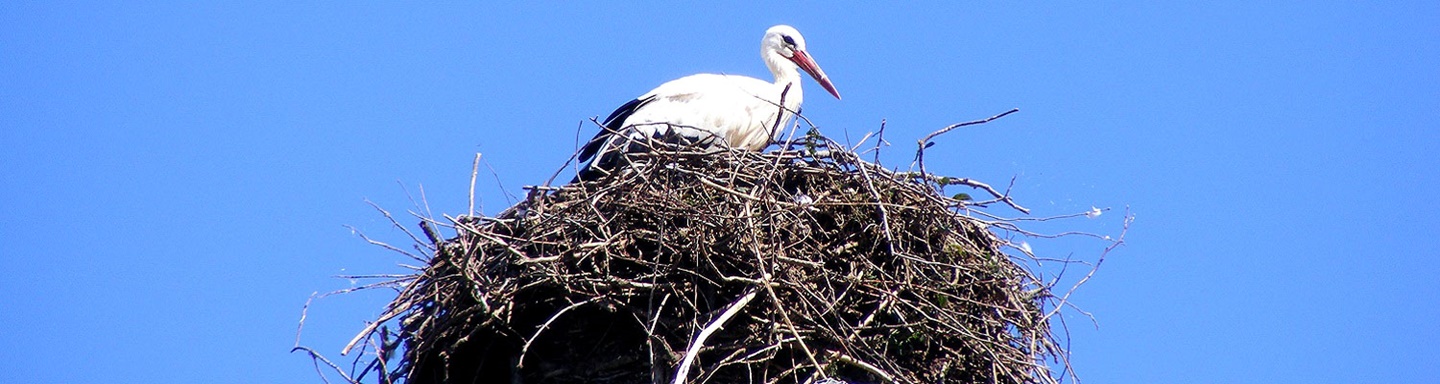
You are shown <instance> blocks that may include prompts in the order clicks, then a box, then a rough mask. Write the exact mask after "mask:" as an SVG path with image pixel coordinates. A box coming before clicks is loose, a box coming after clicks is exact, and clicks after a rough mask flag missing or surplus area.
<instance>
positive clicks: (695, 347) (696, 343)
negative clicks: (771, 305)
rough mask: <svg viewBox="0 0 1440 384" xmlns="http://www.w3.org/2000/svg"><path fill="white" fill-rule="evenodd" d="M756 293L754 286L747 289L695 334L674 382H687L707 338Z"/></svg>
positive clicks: (679, 383) (681, 361) (738, 311)
mask: <svg viewBox="0 0 1440 384" xmlns="http://www.w3.org/2000/svg"><path fill="white" fill-rule="evenodd" d="M755 294H756V291H755V289H754V288H751V289H750V290H749V291H746V292H745V295H743V296H740V298H739V299H735V301H734V302H732V303H730V306H729V307H726V308H725V312H721V313H720V316H719V317H716V318H715V320H711V321H710V324H707V325H706V326H705V328H704V329H701V330H700V334H699V335H697V336H695V339H693V340H692V341H691V342H690V348H687V349H686V350H685V358H684V359H682V360H680V367H679V369H677V370H676V371H675V380H674V381H672V382H671V383H672V384H681V383H684V382H685V379H686V378H687V377H689V375H690V364H691V363H694V362H695V357H696V356H698V355H699V354H700V348H701V347H704V346H705V340H706V339H709V338H710V335H711V334H713V333H715V331H717V330H719V329H720V328H721V327H724V326H725V322H727V321H730V318H731V317H734V316H735V314H736V313H740V310H741V309H743V308H745V305H746V304H750V300H751V299H754V298H755Z"/></svg>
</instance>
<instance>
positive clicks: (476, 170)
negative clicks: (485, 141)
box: [470, 152, 483, 216]
mask: <svg viewBox="0 0 1440 384" xmlns="http://www.w3.org/2000/svg"><path fill="white" fill-rule="evenodd" d="M479 174H480V153H478V152H477V153H475V162H474V163H472V164H470V216H475V178H476V176H478V175H479ZM482 209H483V207H482Z"/></svg>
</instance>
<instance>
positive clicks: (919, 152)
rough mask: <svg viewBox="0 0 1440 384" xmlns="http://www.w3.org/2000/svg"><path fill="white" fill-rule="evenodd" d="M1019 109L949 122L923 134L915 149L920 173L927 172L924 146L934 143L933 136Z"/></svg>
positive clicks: (982, 122)
mask: <svg viewBox="0 0 1440 384" xmlns="http://www.w3.org/2000/svg"><path fill="white" fill-rule="evenodd" d="M1019 111H1020V108H1012V109H1010V110H1009V111H1005V112H1004V113H1001V114H998V115H995V116H990V117H988V118H985V119H981V120H975V121H967V122H964V123H957V124H951V125H949V126H946V127H945V128H940V129H939V130H937V131H935V132H930V134H929V135H925V137H924V138H921V139H920V141H919V143H917V144H918V146H919V148H917V149H916V150H915V162H916V163H917V164H919V165H920V173H921V174H926V173H927V172H925V148H929V147H930V146H931V145H934V144H932V143H930V139H933V138H935V136H939V135H943V134H945V133H946V132H950V131H952V130H954V129H956V128H960V127H966V126H971V125H977V124H985V123H988V122H991V121H995V119H999V118H1002V117H1005V115H1009V114H1011V113H1015V112H1019Z"/></svg>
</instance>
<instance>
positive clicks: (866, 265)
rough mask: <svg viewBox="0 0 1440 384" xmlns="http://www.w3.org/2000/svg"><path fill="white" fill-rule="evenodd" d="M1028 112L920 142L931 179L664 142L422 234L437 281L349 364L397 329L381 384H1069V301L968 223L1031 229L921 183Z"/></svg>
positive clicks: (791, 151)
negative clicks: (597, 172) (955, 136)
mask: <svg viewBox="0 0 1440 384" xmlns="http://www.w3.org/2000/svg"><path fill="white" fill-rule="evenodd" d="M1013 112H1014V111H1010V112H1005V113H1002V114H999V115H996V116H993V117H991V118H988V119H984V120H977V121H973V122H967V123H961V124H956V125H953V126H949V127H946V128H945V129H942V130H939V131H936V132H934V133H931V134H930V135H928V136H926V138H925V139H923V140H921V141H920V149H919V150H918V151H917V154H916V162H917V164H918V165H919V166H920V167H921V169H920V170H919V171H918V172H899V171H894V170H889V169H886V168H885V167H883V166H881V165H880V164H877V163H873V162H868V161H865V160H862V159H861V158H860V155H859V154H858V153H856V152H855V150H856V149H858V148H860V145H859V144H857V145H854V146H852V147H845V146H842V145H840V144H838V143H835V142H833V141H831V140H829V139H827V138H824V137H822V136H819V135H818V134H816V133H815V132H814V131H813V130H812V131H811V132H810V133H808V134H805V135H804V136H803V137H800V138H796V139H795V140H791V141H787V142H786V143H783V144H784V145H783V148H782V149H781V150H779V151H775V152H770V153H753V152H742V151H695V150H692V149H688V148H684V147H677V146H671V145H668V144H665V143H653V142H652V143H649V145H652V146H653V148H652V149H651V150H650V151H646V152H637V153H628V154H625V155H624V163H625V164H627V165H626V166H625V167H622V168H619V169H616V170H615V171H614V172H612V173H610V174H608V175H605V176H603V177H601V178H600V179H598V180H594V181H586V182H582V183H577V184H570V185H565V186H558V187H555V186H548V185H547V186H543V187H529V188H527V189H528V190H529V193H528V195H527V197H526V198H525V199H524V200H523V201H520V202H519V203H518V204H515V205H514V206H512V207H511V208H509V209H506V210H504V211H503V212H502V213H500V214H499V215H497V216H496V217H476V216H461V217H458V218H453V219H451V220H450V222H449V223H434V224H440V225H442V226H445V227H448V228H450V229H451V230H453V231H454V233H455V236H454V237H452V238H449V239H441V240H440V241H434V240H436V235H435V232H436V231H435V230H434V229H433V228H430V227H429V226H428V225H427V226H426V227H424V232H425V235H426V236H425V237H426V238H429V239H431V240H432V243H438V244H436V246H435V251H434V253H433V255H431V257H430V258H429V259H428V260H427V262H428V266H426V268H425V269H424V270H423V271H422V272H421V273H420V274H419V275H417V276H414V277H412V278H411V279H409V280H404V281H403V284H404V286H403V289H400V292H401V293H400V296H399V297H397V298H396V300H395V301H394V302H393V303H392V304H391V305H390V306H388V307H387V308H386V311H385V312H384V315H382V317H381V319H380V321H377V322H375V323H372V324H370V325H368V326H367V327H366V329H365V332H362V334H361V335H360V336H359V337H357V340H356V341H352V343H351V345H349V346H347V347H346V349H347V350H349V349H350V348H351V347H352V346H354V345H355V344H356V342H358V341H359V340H361V339H364V338H365V337H374V336H375V335H376V334H378V333H382V332H385V331H377V327H378V326H379V324H381V323H386V324H398V326H397V327H393V328H395V329H398V330H396V331H393V332H394V333H392V334H384V335H380V337H381V338H382V340H381V342H380V343H379V344H376V345H368V344H367V346H369V347H371V348H372V349H374V352H373V353H375V354H376V357H375V360H376V361H375V362H373V363H372V364H370V365H369V366H371V367H375V368H373V369H378V370H379V371H381V372H380V373H381V374H380V375H378V376H379V377H382V380H383V381H382V382H390V381H394V380H396V379H403V381H404V382H406V383H414V384H422V383H440V382H465V383H468V382H493V381H502V382H512V383H675V384H678V383H812V382H816V381H822V382H835V380H836V379H838V380H841V381H844V382H898V383H976V382H986V383H1056V382H1058V381H1059V380H1060V376H1061V375H1063V374H1064V372H1060V373H1057V372H1055V371H1052V370H1051V367H1050V363H1051V362H1055V361H1059V362H1061V363H1062V364H1061V365H1062V366H1063V367H1065V368H1066V371H1068V368H1069V367H1068V361H1065V360H1066V359H1067V356H1066V355H1065V353H1064V352H1063V350H1062V348H1061V347H1060V345H1059V344H1058V342H1057V340H1056V339H1055V337H1054V336H1053V335H1052V327H1051V323H1050V321H1051V320H1052V317H1051V315H1053V314H1054V313H1055V311H1056V310H1058V309H1059V308H1061V307H1064V306H1065V303H1064V298H1063V297H1056V295H1054V294H1053V293H1052V292H1051V287H1052V285H1053V282H1047V281H1044V280H1042V279H1041V278H1040V274H1039V273H1037V272H1036V271H1032V270H1031V269H1030V268H1031V266H1030V265H1029V264H1023V263H1022V262H1023V261H1024V260H1025V259H1024V258H1023V257H1017V256H1013V255H1010V254H1007V253H1005V252H1004V249H1005V247H1006V246H1008V245H1009V244H1010V243H1009V241H1007V240H1005V239H1001V238H999V237H997V235H996V233H994V232H992V231H993V230H997V229H998V230H1007V231H1008V230H1017V231H1018V230H1019V226H1017V225H1016V224H1015V221H1013V220H1004V219H1000V218H999V216H997V215H994V214H989V213H984V214H983V215H981V216H980V217H978V218H977V217H972V216H971V214H973V213H975V212H980V211H976V210H975V209H974V208H975V207H977V206H983V205H980V204H984V203H989V202H1003V203H1005V204H1006V205H1008V206H1009V207H1011V208H1013V209H1015V210H1017V211H1020V212H1022V213H1023V212H1028V210H1026V209H1025V208H1024V207H1022V206H1020V205H1019V204H1017V203H1016V202H1015V201H1014V200H1012V199H1010V196H1009V192H1008V190H1007V191H1005V192H1001V191H999V190H996V189H995V188H993V187H991V186H990V185H988V184H985V183H982V182H979V181H975V180H971V179H966V178H955V177H945V176H939V175H935V174H932V173H927V171H925V170H924V168H923V167H924V164H923V161H924V160H923V156H924V150H925V148H926V147H927V143H929V141H930V140H931V139H933V138H934V137H936V136H938V135H940V134H944V133H945V132H948V131H950V130H953V129H956V128H959V127H962V126H966V125H974V124H980V123H984V122H988V121H993V120H995V119H998V118H1000V117H1003V116H1006V115H1008V114H1010V113H1013ZM801 118H802V119H803V116H801ZM776 128H777V129H778V127H776ZM868 139H870V136H869V135H867V137H866V138H864V139H862V140H861V144H863V143H864V142H865V140H868ZM875 139H876V140H877V144H876V145H877V147H876V150H877V151H878V149H879V147H878V146H879V143H880V142H883V140H884V139H883V136H878V135H877V137H876V138H875ZM479 161H481V160H480V159H479V157H478V156H477V157H476V164H475V165H472V175H471V177H472V179H473V178H474V177H475V174H476V173H478V172H477V171H478V163H479ZM946 185H964V186H969V187H972V188H977V189H980V190H983V191H985V192H987V193H989V194H990V195H991V196H992V197H993V198H994V199H993V200H988V201H982V202H972V201H962V200H958V199H954V198H949V197H945V196H941V195H940V194H939V193H938V191H939V190H940V189H941V188H942V187H943V186H946ZM472 209H473V208H472ZM388 217H390V216H389V215H388V214H387V218H388ZM431 223H433V222H431ZM1021 233H1022V234H1028V232H1021ZM407 234H408V232H407ZM411 237H412V238H413V239H415V240H416V241H417V242H419V241H423V240H421V239H420V238H419V237H416V236H414V235H413V234H411ZM372 242H373V241H372ZM382 244H383V243H382ZM386 247H387V248H390V249H395V248H394V247H389V246H386ZM395 250H398V249H395ZM1107 251H1108V250H1107ZM1097 264H1098V263H1097ZM1092 274H1093V270H1092ZM1088 278H1089V275H1087V276H1086V277H1085V279H1086V280H1088ZM397 281H398V280H397ZM1082 282H1083V280H1082ZM1065 296H1067V297H1068V292H1067V293H1066V295H1065ZM392 317H393V319H392ZM360 350H361V351H366V348H361V349H360ZM367 353H369V352H367ZM312 354H313V353H312ZM324 362H325V363H328V360H326V361H324ZM317 364H319V363H317ZM337 371H338V369H337ZM362 377H363V375H362ZM347 380H349V378H348V377H347Z"/></svg>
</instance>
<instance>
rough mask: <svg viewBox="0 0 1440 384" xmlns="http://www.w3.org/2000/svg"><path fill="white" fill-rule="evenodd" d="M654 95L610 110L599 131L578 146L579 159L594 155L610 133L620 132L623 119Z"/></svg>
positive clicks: (653, 97)
mask: <svg viewBox="0 0 1440 384" xmlns="http://www.w3.org/2000/svg"><path fill="white" fill-rule="evenodd" d="M656 97H657V96H656V95H650V96H646V97H642V98H639V99H635V100H630V101H628V102H626V103H625V104H624V105H621V106H620V108H616V109H615V112H611V113H610V117H606V118H605V121H604V122H603V123H601V125H604V126H605V128H603V129H601V130H600V132H599V133H596V134H595V137H594V138H591V139H590V142H587V143H585V146H584V147H581V148H580V161H582V162H583V161H585V160H589V159H590V158H591V157H593V156H595V153H596V152H599V151H600V148H601V147H604V146H605V142H606V141H608V140H609V139H610V136H611V135H615V134H619V133H620V128H624V127H622V126H620V125H621V124H625V119H628V118H630V115H633V114H635V111H637V110H640V107H643V106H645V104H650V102H652V101H655V98H656Z"/></svg>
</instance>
